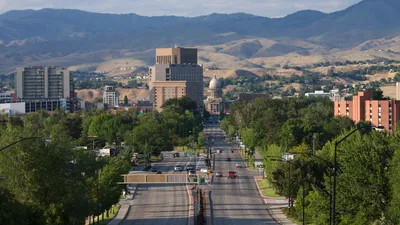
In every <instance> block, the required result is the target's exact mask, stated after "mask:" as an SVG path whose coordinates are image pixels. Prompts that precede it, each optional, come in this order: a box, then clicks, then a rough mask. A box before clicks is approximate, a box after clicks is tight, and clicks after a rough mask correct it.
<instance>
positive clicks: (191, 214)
mask: <svg viewBox="0 0 400 225" xmlns="http://www.w3.org/2000/svg"><path fill="white" fill-rule="evenodd" d="M186 192H187V194H188V197H189V211H188V225H194V206H193V204H192V202H193V196H192V195H191V194H190V189H189V186H188V185H186Z"/></svg>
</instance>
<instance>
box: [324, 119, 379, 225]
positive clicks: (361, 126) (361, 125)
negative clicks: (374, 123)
mask: <svg viewBox="0 0 400 225" xmlns="http://www.w3.org/2000/svg"><path fill="white" fill-rule="evenodd" d="M358 130H362V131H363V133H370V132H371V123H365V122H360V123H358V124H357V128H356V129H354V130H353V131H351V132H350V133H348V134H347V135H346V136H344V137H343V138H342V139H340V140H336V141H335V148H334V156H333V206H332V215H331V217H332V219H331V221H332V225H336V179H337V178H336V176H337V146H338V145H339V144H340V143H342V142H343V141H344V140H346V139H347V138H348V137H350V135H352V134H354V133H355V132H356V131H358Z"/></svg>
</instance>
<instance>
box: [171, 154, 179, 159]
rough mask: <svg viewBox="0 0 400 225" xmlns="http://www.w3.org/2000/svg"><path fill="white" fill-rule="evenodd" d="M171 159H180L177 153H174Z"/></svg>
mask: <svg viewBox="0 0 400 225" xmlns="http://www.w3.org/2000/svg"><path fill="white" fill-rule="evenodd" d="M172 157H173V158H177V157H180V155H179V153H174V154H173V155H172Z"/></svg>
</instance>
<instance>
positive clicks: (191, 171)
mask: <svg viewBox="0 0 400 225" xmlns="http://www.w3.org/2000/svg"><path fill="white" fill-rule="evenodd" d="M188 174H189V175H191V174H196V171H195V170H188Z"/></svg>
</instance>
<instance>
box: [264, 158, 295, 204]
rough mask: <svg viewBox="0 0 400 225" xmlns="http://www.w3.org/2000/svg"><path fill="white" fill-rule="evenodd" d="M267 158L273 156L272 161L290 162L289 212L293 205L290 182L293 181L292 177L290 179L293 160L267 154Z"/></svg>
mask: <svg viewBox="0 0 400 225" xmlns="http://www.w3.org/2000/svg"><path fill="white" fill-rule="evenodd" d="M266 157H267V158H271V161H279V162H286V163H289V182H288V196H289V199H288V205H289V212H290V207H291V202H292V201H291V200H292V198H291V188H290V187H291V186H290V183H291V179H290V174H291V171H290V170H291V164H292V163H291V162H290V159H289V160H285V159H283V158H282V157H279V156H268V155H267V156H266Z"/></svg>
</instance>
